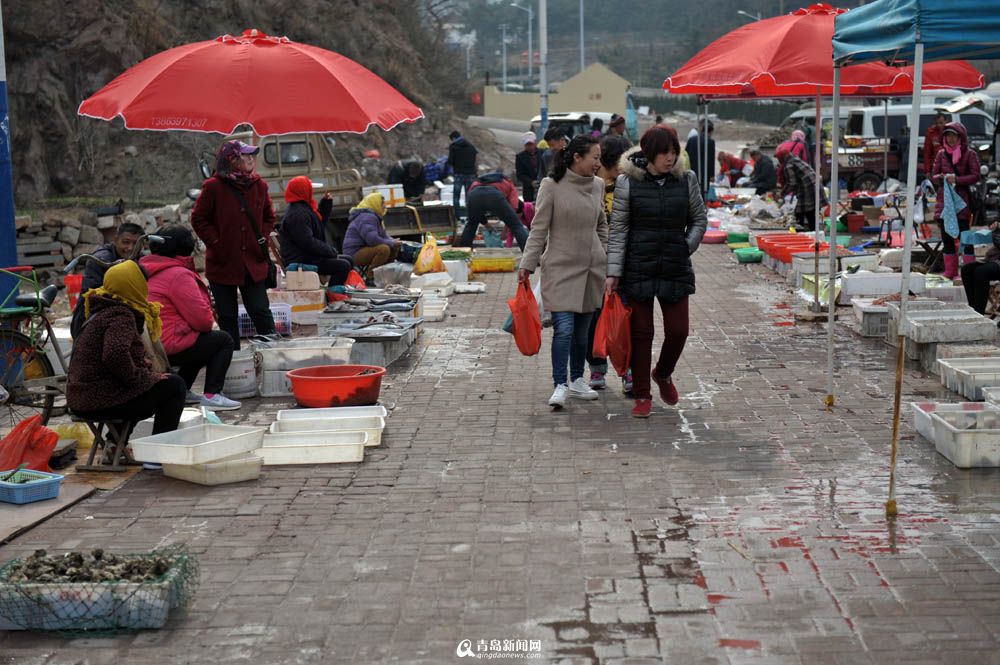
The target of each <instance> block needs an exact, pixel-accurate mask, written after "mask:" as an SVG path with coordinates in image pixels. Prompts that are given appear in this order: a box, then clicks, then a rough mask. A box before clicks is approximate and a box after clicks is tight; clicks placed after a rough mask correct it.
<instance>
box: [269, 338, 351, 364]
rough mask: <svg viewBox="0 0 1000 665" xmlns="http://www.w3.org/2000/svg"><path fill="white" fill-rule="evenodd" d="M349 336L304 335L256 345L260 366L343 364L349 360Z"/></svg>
mask: <svg viewBox="0 0 1000 665" xmlns="http://www.w3.org/2000/svg"><path fill="white" fill-rule="evenodd" d="M353 346H354V340H353V339H345V338H340V337H306V338H301V339H293V340H282V341H280V342H274V343H270V344H267V345H263V344H261V345H258V346H257V352H258V353H259V354H260V360H261V369H262V370H263V371H265V372H268V371H272V372H275V371H280V372H287V371H288V370H291V369H298V368H300V367H314V366H316V365H346V364H347V363H349V362H350V361H351V347H353Z"/></svg>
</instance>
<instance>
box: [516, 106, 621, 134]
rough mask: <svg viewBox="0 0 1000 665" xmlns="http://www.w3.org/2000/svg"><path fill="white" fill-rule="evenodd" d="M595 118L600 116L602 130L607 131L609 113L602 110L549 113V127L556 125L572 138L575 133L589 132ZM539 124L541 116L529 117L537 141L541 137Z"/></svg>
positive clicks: (609, 119)
mask: <svg viewBox="0 0 1000 665" xmlns="http://www.w3.org/2000/svg"><path fill="white" fill-rule="evenodd" d="M595 118H600V119H601V120H602V121H603V122H604V131H607V130H608V124H609V123H610V122H611V114H610V113H605V112H603V111H587V112H581V111H560V112H556V113H549V129H552V128H554V127H558V128H559V129H561V130H563V131H564V132H566V136H568V137H569V138H573V137H574V136H576V135H577V134H588V133H590V125H591V123H593V122H594V119H595ZM541 126H542V116H540V115H536V116H535V117H534V118H532V119H531V131H533V132H534V133H535V136H538V140H539V141H540V140H541V139H542V137H541V136H540V135H539V134H538V130H539V128H540V127H541Z"/></svg>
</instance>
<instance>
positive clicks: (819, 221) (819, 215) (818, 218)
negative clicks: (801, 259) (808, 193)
mask: <svg viewBox="0 0 1000 665" xmlns="http://www.w3.org/2000/svg"><path fill="white" fill-rule="evenodd" d="M820 92H821V90H820V88H819V87H818V86H817V88H816V131H815V132H814V136H815V137H816V150H815V159H816V161H815V164H816V178H815V180H816V188H815V192H814V193H815V197H816V198H815V199H814V200H815V201H816V210H815V214H814V215H813V216H814V217H815V226H816V233H815V234H814V235H815V237H814V238H813V303H812V310H813V311H814V312H821V311H823V306H822V305H820V303H819V233H820V229H822V228H823V211H822V206H820V204H819V202H820V196H819V192H820V188H821V187H822V186H823V183H822V176H821V175H820V174H821V173H822V172H823V171H822V162H821V160H820V150H821V145H820V144H821V143H822V142H821V141H820V140H819V139H820V117H821V115H820ZM832 230H833V229H832V222H831V231H832Z"/></svg>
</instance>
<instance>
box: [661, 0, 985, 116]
mask: <svg viewBox="0 0 1000 665" xmlns="http://www.w3.org/2000/svg"><path fill="white" fill-rule="evenodd" d="M846 11H847V10H846V9H835V8H833V7H831V6H830V5H828V4H825V3H824V4H814V5H810V6H809V7H807V8H804V9H799V10H798V11H795V12H793V13H791V14H786V15H784V16H776V17H774V18H768V19H764V20H762V21H756V22H754V23H750V24H747V25H744V26H742V27H739V28H737V29H736V30H733V31H732V32H730V33H727V34H725V35H723V36H722V37H720V38H719V39H716V40H715V41H714V42H712V43H711V44H709V45H708V46H706V47H705V48H704V49H702V50H701V51H700V52H699V53H698V54H697V55H695V56H694V57H693V58H691V59H690V60H688V61H687V62H686V63H685V64H684V66H683V67H681V68H680V69H678V70H677V71H676V72H675V73H674V74H673V75H672V76H668V77H667V79H666V81H664V82H663V88H664V89H665V90H667V91H669V92H672V93H676V94H700V95H709V96H716V97H815V96H816V95H817V94H819V95H820V96H822V97H828V96H832V95H833V27H834V19H835V17H836V16H837V15H838V14H843V13H844V12H846ZM841 80H842V82H843V83H842V93H841V94H843V95H847V96H875V95H879V96H898V95H909V94H911V93H912V91H913V68H912V67H905V68H896V67H889V66H887V65H885V64H882V63H881V62H873V63H869V64H863V65H855V66H853V67H845V68H844V69H842V70H841ZM984 85H985V80H984V78H983V76H982V74H980V73H979V72H978V71H976V69H975V68H974V67H973V66H972V65H970V64H969V63H967V62H965V61H962V60H953V61H942V62H935V63H928V64H927V65H926V66H925V67H924V81H923V85H922V86H921V87H923V88H960V89H976V88H981V87H983V86H984Z"/></svg>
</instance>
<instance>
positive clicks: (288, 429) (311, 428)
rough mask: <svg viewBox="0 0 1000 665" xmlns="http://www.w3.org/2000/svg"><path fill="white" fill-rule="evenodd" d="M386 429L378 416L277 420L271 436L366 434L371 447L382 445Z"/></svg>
mask: <svg viewBox="0 0 1000 665" xmlns="http://www.w3.org/2000/svg"><path fill="white" fill-rule="evenodd" d="M383 429H385V419H384V418H379V417H377V416H359V417H356V418H316V419H311V420H305V419H297V420H276V421H274V422H273V423H271V429H270V433H271V434H288V433H293V432H364V433H365V434H367V435H368V443H367V444H366V445H369V446H377V445H379V444H380V443H382V430H383Z"/></svg>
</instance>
